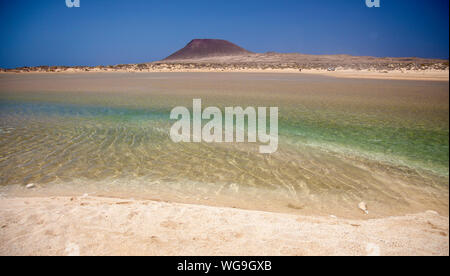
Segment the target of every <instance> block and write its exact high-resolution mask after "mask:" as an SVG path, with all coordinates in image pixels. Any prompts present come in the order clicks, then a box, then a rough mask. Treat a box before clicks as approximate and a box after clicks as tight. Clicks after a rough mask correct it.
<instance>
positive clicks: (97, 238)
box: [0, 196, 449, 256]
mask: <svg viewBox="0 0 450 276" xmlns="http://www.w3.org/2000/svg"><path fill="white" fill-rule="evenodd" d="M448 229H449V219H448V217H444V216H441V215H439V214H437V213H436V212H433V211H427V212H424V213H420V214H413V215H406V216H401V217H389V218H383V219H373V220H346V219H341V218H337V217H307V216H298V215H291V214H280V213H269V212H261V211H246V210H240V209H233V208H221V207H208V206H200V205H186V204H178V203H170V202H157V201H142V200H133V199H130V200H125V199H115V198H101V197H90V196H82V197H27V198H21V197H11V198H10V197H2V198H0V255H447V256H448V255H449V237H448V234H449V230H448Z"/></svg>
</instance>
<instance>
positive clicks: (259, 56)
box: [0, 39, 449, 79]
mask: <svg viewBox="0 0 450 276" xmlns="http://www.w3.org/2000/svg"><path fill="white" fill-rule="evenodd" d="M448 70H449V61H448V60H443V59H425V58H416V57H404V58H398V57H369V56H367V57H364V56H351V55H344V54H342V55H307V54H300V53H275V52H267V53H253V52H250V51H247V50H245V49H243V48H241V47H239V46H237V45H235V44H233V43H231V42H228V41H225V40H215V39H194V40H192V41H191V42H189V43H188V44H187V45H186V47H184V48H183V49H181V50H179V51H177V52H175V53H174V54H172V55H170V56H169V57H167V58H165V59H163V60H161V61H155V62H148V63H139V64H118V65H107V66H103V65H99V66H47V65H46V66H36V67H19V68H14V69H0V72H13V73H23V72H91V71H93V72H111V71H112V72H116V71H117V72H171V71H172V72H195V71H202V72H205V71H209V72H210V71H219V72H254V71H256V72H264V71H269V72H289V73H292V72H310V71H313V72H316V71H317V72H346V73H348V72H351V73H352V74H353V75H354V74H355V73H359V72H360V73H363V74H366V75H367V73H376V74H384V75H386V77H387V78H389V76H388V75H389V74H392V73H394V74H398V73H400V74H406V75H407V74H411V73H412V74H413V75H418V74H422V75H423V74H436V73H438V74H439V75H444V76H445V75H448ZM406 75H405V76H406ZM441 78H442V76H441V77H440V78H439V79H441ZM447 79H448V78H447Z"/></svg>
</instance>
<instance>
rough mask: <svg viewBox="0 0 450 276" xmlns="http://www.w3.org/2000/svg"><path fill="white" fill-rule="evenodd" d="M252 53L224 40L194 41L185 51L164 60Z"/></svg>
mask: <svg viewBox="0 0 450 276" xmlns="http://www.w3.org/2000/svg"><path fill="white" fill-rule="evenodd" d="M250 53H252V52H250V51H247V50H245V49H244V48H242V47H239V46H237V45H236V44H234V43H231V42H229V41H226V40H223V39H193V40H191V41H190V42H189V43H188V44H187V45H186V46H185V47H184V48H183V49H181V50H179V51H177V52H175V53H173V54H172V55H170V56H169V57H167V58H165V59H164V60H177V59H195V58H203V57H215V56H237V55H246V54H250Z"/></svg>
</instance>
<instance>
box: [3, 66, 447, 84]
mask: <svg viewBox="0 0 450 276" xmlns="http://www.w3.org/2000/svg"><path fill="white" fill-rule="evenodd" d="M101 72H103V73H137V74H139V73H142V74H145V73H171V72H172V73H259V74H260V73H267V74H298V75H308V74H309V75H310V74H313V75H322V76H328V77H334V78H353V79H379V80H427V81H449V71H448V70H424V71H406V70H390V71H376V70H371V71H370V70H354V69H342V70H336V71H327V70H323V69H304V70H302V71H299V70H298V69H289V68H287V69H270V68H268V69H252V68H243V69H229V68H223V69H214V68H209V69H208V68H193V69H187V68H183V67H182V66H175V67H173V68H170V69H169V68H160V69H148V70H136V69H100V68H92V69H89V71H85V70H80V69H73V68H70V69H67V70H64V71H61V70H57V71H55V72H35V71H31V72H26V71H17V72H0V74H73V73H78V74H80V73H82V74H83V73H84V74H89V73H101Z"/></svg>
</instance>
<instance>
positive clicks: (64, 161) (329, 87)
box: [0, 73, 449, 217]
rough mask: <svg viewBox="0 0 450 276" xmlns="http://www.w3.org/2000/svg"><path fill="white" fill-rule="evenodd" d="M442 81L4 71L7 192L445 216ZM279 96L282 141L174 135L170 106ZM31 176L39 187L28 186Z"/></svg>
mask: <svg viewBox="0 0 450 276" xmlns="http://www.w3.org/2000/svg"><path fill="white" fill-rule="evenodd" d="M448 88H449V87H448V82H425V81H392V80H391V81H387V80H356V79H336V78H329V77H322V76H310V75H303V74H268V73H267V74H245V73H236V74H235V73H134V74H133V73H98V74H96V73H88V74H17V75H15V74H2V75H0V185H1V191H3V192H5V193H12V194H14V193H15V194H27V195H30V194H32V195H39V194H46V195H48V194H67V195H72V194H74V193H75V194H83V193H89V194H94V195H99V196H119V197H134V198H146V199H156V200H173V201H179V202H186V203H200V204H208V205H219V206H229V207H239V208H248V209H258V210H267V211H281V212H292V213H304V214H319V215H331V214H334V215H339V216H343V217H361V216H363V214H362V213H361V211H360V210H358V209H357V204H358V203H359V202H360V201H362V200H364V201H366V202H367V203H368V205H369V210H370V217H381V216H390V215H400V214H405V213H412V212H419V211H425V210H428V209H434V210H436V211H439V212H440V213H443V214H448V183H449V181H448V161H449V148H448V145H449V133H448V128H449V126H448V125H449V122H448V120H449V119H448V116H449V106H448ZM193 98H201V99H202V103H203V106H204V107H207V106H218V107H221V108H223V107H225V106H242V107H244V108H245V107H246V106H255V107H256V106H267V107H269V106H278V107H279V134H280V136H279V139H280V141H279V150H278V152H277V153H275V154H272V155H264V154H260V153H259V152H258V147H257V146H258V145H257V144H247V143H244V144H225V143H223V144H206V143H200V144H195V143H189V144H175V143H173V142H172V141H171V140H170V138H169V129H170V126H171V124H172V123H173V121H170V120H169V113H170V110H171V109H172V108H173V107H175V106H180V105H181V106H186V107H191V106H192V99H193ZM28 183H35V184H37V185H38V189H36V190H33V191H29V190H26V189H24V186H25V185H26V184H28Z"/></svg>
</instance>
